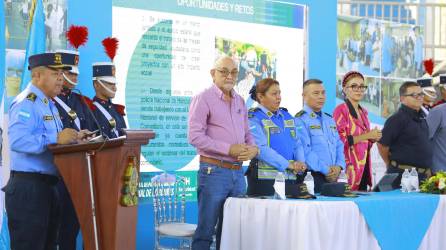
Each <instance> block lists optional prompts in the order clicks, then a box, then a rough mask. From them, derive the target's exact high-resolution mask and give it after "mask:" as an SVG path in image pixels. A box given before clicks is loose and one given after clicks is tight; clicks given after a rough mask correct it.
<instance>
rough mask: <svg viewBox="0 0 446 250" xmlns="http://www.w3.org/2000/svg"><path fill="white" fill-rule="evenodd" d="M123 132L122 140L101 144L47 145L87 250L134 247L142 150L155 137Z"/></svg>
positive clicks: (136, 132)
mask: <svg viewBox="0 0 446 250" xmlns="http://www.w3.org/2000/svg"><path fill="white" fill-rule="evenodd" d="M125 132H126V136H125V137H120V138H116V139H111V140H107V141H105V142H95V143H84V144H73V145H50V146H49V149H50V151H51V152H52V153H53V154H54V162H55V164H56V166H57V168H58V170H59V173H60V175H61V176H62V178H63V180H64V182H65V185H66V187H67V189H68V192H69V193H70V196H71V200H72V201H73V204H74V208H75V210H76V214H77V217H78V220H79V223H80V227H81V231H82V237H83V240H84V247H85V249H86V250H99V249H100V250H103V249H104V250H114V249H116V250H118V249H135V248H136V223H137V212H138V211H137V199H138V191H137V188H138V179H139V178H138V177H139V162H140V155H141V146H142V145H146V144H148V143H149V140H150V139H153V138H154V137H155V133H154V132H153V131H151V130H130V129H128V130H125ZM89 163H90V164H89Z"/></svg>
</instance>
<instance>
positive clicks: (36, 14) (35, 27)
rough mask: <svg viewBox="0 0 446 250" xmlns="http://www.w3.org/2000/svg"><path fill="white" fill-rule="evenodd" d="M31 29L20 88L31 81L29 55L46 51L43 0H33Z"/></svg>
mask: <svg viewBox="0 0 446 250" xmlns="http://www.w3.org/2000/svg"><path fill="white" fill-rule="evenodd" d="M29 19H30V22H29V23H30V26H29V27H30V29H29V33H28V41H27V46H26V55H25V63H24V65H23V73H22V81H21V82H20V90H22V89H24V88H25V87H26V86H27V85H28V83H29V82H30V81H31V72H30V71H29V70H28V57H30V56H32V55H34V54H39V53H44V52H45V49H46V45H45V14H44V12H43V4H42V0H32V7H31V11H30V17H29Z"/></svg>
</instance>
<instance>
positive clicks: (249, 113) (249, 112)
mask: <svg viewBox="0 0 446 250" xmlns="http://www.w3.org/2000/svg"><path fill="white" fill-rule="evenodd" d="M257 110H260V109H259V108H258V107H255V108H250V109H249V110H248V118H253V117H254V112H256V111H257Z"/></svg>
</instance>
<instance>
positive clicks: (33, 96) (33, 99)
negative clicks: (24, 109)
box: [26, 93, 37, 102]
mask: <svg viewBox="0 0 446 250" xmlns="http://www.w3.org/2000/svg"><path fill="white" fill-rule="evenodd" d="M36 98H37V95H36V94H34V93H29V94H28V95H27V96H26V99H28V100H30V101H32V102H35V101H36Z"/></svg>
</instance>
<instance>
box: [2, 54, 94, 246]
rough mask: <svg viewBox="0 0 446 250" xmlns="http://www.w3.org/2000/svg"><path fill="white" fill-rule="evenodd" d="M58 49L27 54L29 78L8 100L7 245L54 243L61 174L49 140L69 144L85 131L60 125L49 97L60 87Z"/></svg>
mask: <svg viewBox="0 0 446 250" xmlns="http://www.w3.org/2000/svg"><path fill="white" fill-rule="evenodd" d="M66 68H69V66H68V65H64V64H63V63H62V57H61V54H59V53H44V54H37V55H33V56H31V57H29V69H30V70H31V71H32V73H31V75H32V80H31V83H32V84H29V85H28V87H27V88H26V89H25V90H24V91H22V92H21V93H20V94H19V95H18V96H17V97H16V98H15V99H14V101H13V102H12V103H11V107H10V111H9V144H10V150H11V151H10V156H11V174H10V179H9V181H8V183H7V185H6V186H5V187H4V188H3V191H5V203H6V212H7V215H8V229H9V234H10V239H11V249H15V250H17V249H36V250H40V249H42V250H43V249H55V247H56V237H57V229H58V225H59V212H60V210H59V209H60V208H59V199H58V195H57V190H56V184H57V182H58V180H59V178H58V171H57V168H56V166H55V165H54V161H53V155H52V154H51V152H50V151H49V150H48V148H47V146H48V145H49V144H53V143H58V144H70V143H75V142H76V141H77V140H79V139H81V138H83V137H84V136H85V134H84V133H78V132H77V131H76V130H74V129H71V128H66V129H63V127H62V122H61V120H60V118H59V113H58V111H57V108H56V106H55V105H54V103H53V101H52V100H51V98H53V97H55V96H56V95H58V94H59V93H60V91H61V90H62V83H63V82H62V73H63V69H66Z"/></svg>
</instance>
